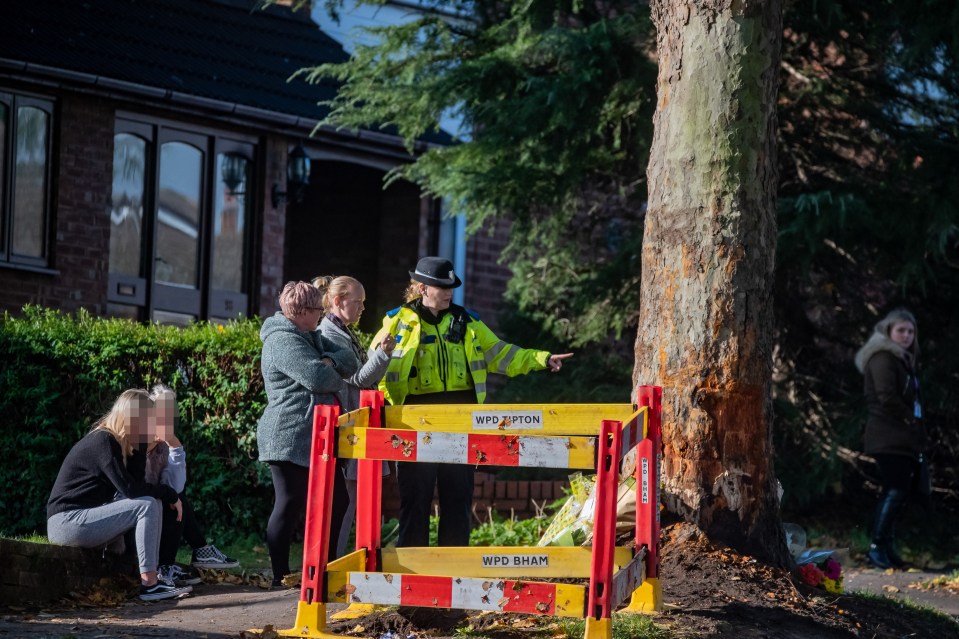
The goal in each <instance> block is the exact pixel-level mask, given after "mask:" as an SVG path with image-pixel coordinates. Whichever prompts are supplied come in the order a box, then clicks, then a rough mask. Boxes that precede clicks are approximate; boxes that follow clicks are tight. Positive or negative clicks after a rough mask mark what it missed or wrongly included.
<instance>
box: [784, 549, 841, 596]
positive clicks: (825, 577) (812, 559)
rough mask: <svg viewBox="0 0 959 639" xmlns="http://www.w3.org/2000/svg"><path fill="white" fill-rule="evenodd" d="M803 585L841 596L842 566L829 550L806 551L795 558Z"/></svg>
mask: <svg viewBox="0 0 959 639" xmlns="http://www.w3.org/2000/svg"><path fill="white" fill-rule="evenodd" d="M796 564H797V565H798V566H799V578H800V579H802V581H803V583H804V584H807V585H809V586H813V587H815V588H823V589H825V590H826V592H831V593H834V594H837V595H838V594H842V591H843V590H842V564H840V563H839V561H838V560H837V559H836V557H835V556H834V554H833V551H831V550H807V551H805V552H804V553H802V554H801V555H799V557H797V558H796Z"/></svg>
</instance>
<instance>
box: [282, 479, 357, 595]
mask: <svg viewBox="0 0 959 639" xmlns="http://www.w3.org/2000/svg"><path fill="white" fill-rule="evenodd" d="M345 461H346V460H337V465H336V469H335V470H334V471H333V506H332V509H331V518H330V522H331V523H330V549H329V553H328V554H327V561H333V560H334V559H336V547H337V543H338V541H339V531H340V524H341V523H342V521H343V518H344V517H345V516H346V511H347V509H348V508H349V505H350V495H349V493H347V491H346V477H345V476H344V474H343V466H344V465H345ZM270 473H271V475H272V476H273V492H274V495H275V499H274V501H273V512H272V513H271V514H270V521H269V522H268V523H267V526H266V545H267V548H268V549H269V550H270V563H271V565H272V567H273V578H274V579H281V578H282V577H283V576H284V575H288V574H290V572H292V571H291V570H290V544H291V543H292V541H293V533H294V532H295V531H296V530H297V529H299V530H303V523H302V522H303V516H304V514H305V513H306V493H307V490H308V488H309V482H310V469H309V468H306V467H304V466H297V465H296V464H293V463H290V462H270Z"/></svg>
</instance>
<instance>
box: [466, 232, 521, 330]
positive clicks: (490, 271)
mask: <svg viewBox="0 0 959 639" xmlns="http://www.w3.org/2000/svg"><path fill="white" fill-rule="evenodd" d="M511 226H512V224H511V223H510V221H509V220H504V219H499V220H497V221H496V222H495V224H494V225H493V232H492V233H491V234H490V233H487V232H486V231H479V232H477V233H475V234H474V235H472V236H471V237H470V238H469V240H468V241H467V243H466V295H465V302H466V304H465V306H466V307H467V308H469V309H472V310H474V311H476V312H477V313H479V315H480V317H481V318H483V322H484V323H485V324H486V325H487V326H489V327H490V328H491V329H493V331H494V332H495V331H496V330H498V328H499V314H500V311H501V310H502V305H503V294H504V293H505V291H506V283H507V282H508V281H509V278H510V276H511V275H512V273H511V271H510V269H509V267H508V266H505V265H503V264H500V263H499V258H500V255H501V254H502V253H503V248H504V247H505V246H506V243H507V242H508V241H509V233H510V228H511Z"/></svg>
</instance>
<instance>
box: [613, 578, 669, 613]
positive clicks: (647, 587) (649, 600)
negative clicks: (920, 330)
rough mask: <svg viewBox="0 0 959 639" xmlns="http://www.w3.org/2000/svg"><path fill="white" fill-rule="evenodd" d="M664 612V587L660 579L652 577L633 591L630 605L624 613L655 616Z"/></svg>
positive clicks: (624, 609)
mask: <svg viewBox="0 0 959 639" xmlns="http://www.w3.org/2000/svg"><path fill="white" fill-rule="evenodd" d="M662 610H663V586H662V584H660V583H659V578H658V577H651V578H649V579H646V580H645V581H643V583H642V584H641V585H640V586H639V588H637V589H636V590H634V591H633V595H632V597H630V599H629V605H628V606H626V607H625V608H623V610H622V612H632V613H642V614H646V615H649V614H653V613H655V612H662Z"/></svg>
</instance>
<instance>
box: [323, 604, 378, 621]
mask: <svg viewBox="0 0 959 639" xmlns="http://www.w3.org/2000/svg"><path fill="white" fill-rule="evenodd" d="M387 608H389V606H379V605H377V604H365V603H351V604H350V605H349V606H347V607H346V608H345V609H343V610H341V611H339V612H337V613H335V614H332V615H330V619H358V618H359V617H365V616H366V615H371V614H373V613H374V612H380V611H381V610H386V609H387Z"/></svg>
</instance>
